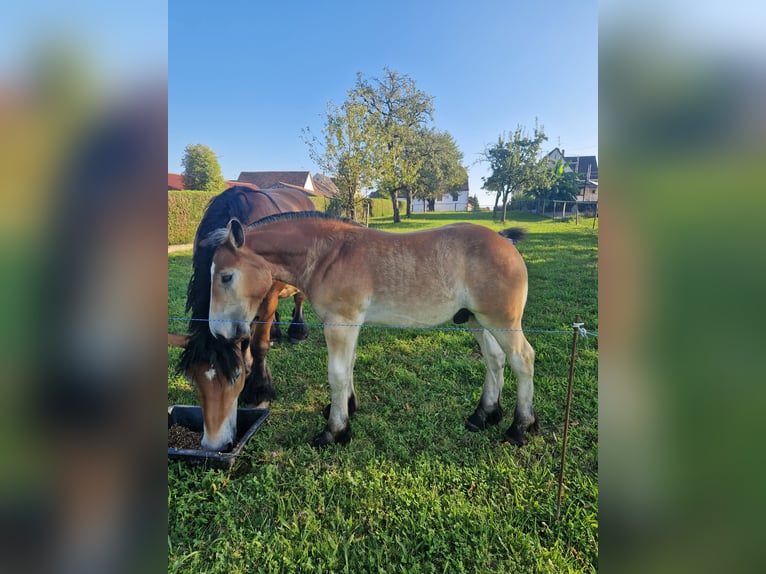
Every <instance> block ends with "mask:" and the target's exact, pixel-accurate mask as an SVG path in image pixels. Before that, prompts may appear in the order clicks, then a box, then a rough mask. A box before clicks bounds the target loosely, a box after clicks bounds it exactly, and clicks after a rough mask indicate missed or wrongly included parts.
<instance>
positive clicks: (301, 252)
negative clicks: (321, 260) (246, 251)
mask: <svg viewBox="0 0 766 574" xmlns="http://www.w3.org/2000/svg"><path fill="white" fill-rule="evenodd" d="M321 223H322V221H321V220H319V221H313V220H301V221H289V222H285V223H284V224H273V225H270V226H269V227H264V229H262V230H259V229H257V228H256V230H255V232H254V233H253V234H252V235H251V236H250V237H251V238H252V239H251V240H250V241H251V243H250V245H251V248H252V249H253V251H254V252H255V253H257V254H258V255H260V256H261V257H263V258H264V259H265V260H266V261H267V262H268V263H269V265H271V274H272V276H273V277H274V279H276V280H278V281H282V282H284V283H288V284H290V285H294V286H296V287H298V288H299V289H301V288H305V281H306V276H307V275H310V274H311V270H312V269H313V268H314V265H315V264H316V260H317V258H318V257H321V255H322V252H323V248H322V247H323V245H324V241H323V240H322V235H323V232H322V229H321V227H322V225H321ZM317 224H319V225H317Z"/></svg>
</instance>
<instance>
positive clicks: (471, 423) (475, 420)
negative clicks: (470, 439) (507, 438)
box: [465, 412, 487, 432]
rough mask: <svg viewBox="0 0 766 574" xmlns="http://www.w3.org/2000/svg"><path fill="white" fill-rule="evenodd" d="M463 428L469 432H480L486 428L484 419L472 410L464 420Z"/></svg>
mask: <svg viewBox="0 0 766 574" xmlns="http://www.w3.org/2000/svg"><path fill="white" fill-rule="evenodd" d="M465 428H466V429H468V430H469V431H471V432H481V431H483V430H484V429H485V428H487V424H486V419H485V418H484V417H482V416H481V415H479V414H478V412H474V413H473V414H472V415H471V416H470V417H468V420H466V421H465Z"/></svg>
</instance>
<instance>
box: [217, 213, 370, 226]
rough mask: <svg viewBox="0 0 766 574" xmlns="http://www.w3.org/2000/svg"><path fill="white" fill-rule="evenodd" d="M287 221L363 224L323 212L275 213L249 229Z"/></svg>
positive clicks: (251, 224) (256, 222) (253, 223)
mask: <svg viewBox="0 0 766 574" xmlns="http://www.w3.org/2000/svg"><path fill="white" fill-rule="evenodd" d="M287 219H330V220H332V221H340V222H342V223H350V224H352V225H356V226H358V227H362V224H361V223H359V222H357V221H354V220H353V219H348V218H346V217H338V216H336V215H331V214H329V213H324V212H322V211H295V212H289V213H275V214H274V215H268V216H266V217H262V218H261V219H258V220H256V221H253V222H252V223H250V224H249V225H248V226H247V227H248V229H249V228H251V227H259V226H261V225H266V224H268V223H275V222H277V221H284V220H287ZM226 223H228V221H227V222H226ZM221 227H226V224H224V225H223V226H221Z"/></svg>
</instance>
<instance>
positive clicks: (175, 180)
mask: <svg viewBox="0 0 766 574" xmlns="http://www.w3.org/2000/svg"><path fill="white" fill-rule="evenodd" d="M183 188H184V176H182V175H181V174H180V173H169V174H168V189H175V190H180V189H183Z"/></svg>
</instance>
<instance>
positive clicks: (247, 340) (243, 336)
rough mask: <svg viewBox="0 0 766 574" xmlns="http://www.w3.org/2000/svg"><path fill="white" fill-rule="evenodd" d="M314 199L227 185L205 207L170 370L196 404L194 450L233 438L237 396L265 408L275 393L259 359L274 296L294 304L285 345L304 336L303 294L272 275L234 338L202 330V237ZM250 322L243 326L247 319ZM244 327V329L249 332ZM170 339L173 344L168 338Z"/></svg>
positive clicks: (207, 258)
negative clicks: (184, 319) (197, 442)
mask: <svg viewBox="0 0 766 574" xmlns="http://www.w3.org/2000/svg"><path fill="white" fill-rule="evenodd" d="M314 209H315V207H314V204H313V203H312V202H311V200H310V199H309V198H308V197H307V196H306V195H305V194H304V193H302V192H301V191H298V190H296V189H292V188H284V187H282V188H269V189H267V190H254V189H252V188H249V187H245V186H233V187H230V188H229V189H227V190H226V191H224V192H223V193H221V194H219V195H217V196H215V197H214V198H213V199H212V200H211V201H210V202H209V203H208V205H207V207H206V209H205V213H204V215H203V216H202V219H201V221H200V224H199V226H198V228H197V232H196V234H195V237H194V251H193V255H192V275H191V278H190V279H189V284H188V287H187V297H186V311H187V312H188V311H191V316H192V319H191V320H190V321H189V335H188V336H187V337H186V339H185V341H181V342H182V343H184V344H183V346H184V350H183V351H182V353H181V357H180V360H179V363H178V366H177V371H178V372H180V373H181V374H183V375H185V376H186V378H187V379H189V381H190V382H191V383H192V385H193V386H194V388H195V390H196V393H197V396H198V398H199V401H200V405H201V407H202V413H203V420H204V434H203V437H202V447H203V448H205V449H208V450H226V448H228V446H230V443H231V442H232V441H233V439H234V430H235V427H236V412H237V398H241V400H242V402H243V403H244V404H245V405H248V406H260V407H266V406H268V404H269V402H270V401H271V400H272V399H273V398H274V397H275V393H274V386H273V382H272V379H271V372H270V370H269V367H268V364H267V362H266V355H267V354H268V352H269V348H270V342H271V340H273V339H274V338H275V337H276V336H277V335H278V333H279V331H278V330H277V329H273V328H272V327H275V328H278V325H276V324H274V317H275V313H276V309H277V305H278V302H279V299H280V298H283V297H290V296H292V297H293V298H294V302H295V309H294V311H293V317H292V322H291V324H290V327H289V329H288V332H287V334H288V336H289V337H290V339H291V340H292V341H293V342H297V341H300V340H303V339H306V338H307V337H308V329H307V328H306V325H305V323H304V320H303V302H304V300H305V295H304V294H303V293H301V292H300V291H298V290H297V289H296V288H295V287H293V286H292V285H287V284H285V283H284V282H282V281H279V280H276V279H275V280H274V281H272V282H271V283H270V285H269V286H268V289H265V290H264V292H263V293H262V294H261V299H260V300H259V301H258V302H253V315H252V316H251V317H250V319H249V320H248V325H247V326H246V328H245V329H244V330H243V331H241V332H240V333H239V335H238V336H237V337H236V339H237V340H225V339H222V338H219V337H216V336H215V335H214V333H213V332H211V330H210V329H209V328H208V325H207V320H208V319H209V317H208V311H209V309H210V286H211V278H210V265H211V262H212V257H213V252H214V251H215V248H213V247H211V246H209V245H206V244H205V241H204V238H205V237H206V236H207V235H208V234H209V233H210V232H211V231H213V230H215V229H218V228H220V227H221V226H223V225H226V224H227V222H228V221H229V220H230V219H231V218H232V217H234V218H237V220H238V221H246V222H248V221H255V220H257V219H261V218H263V217H267V216H269V215H273V214H277V213H288V212H295V211H306V210H314ZM256 319H257V322H256V323H255V324H253V325H252V329H251V327H250V322H251V321H254V320H256ZM251 331H252V332H251ZM176 342H178V341H176Z"/></svg>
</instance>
